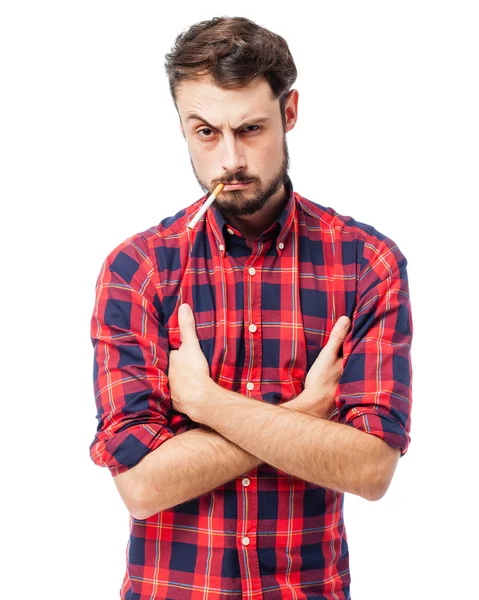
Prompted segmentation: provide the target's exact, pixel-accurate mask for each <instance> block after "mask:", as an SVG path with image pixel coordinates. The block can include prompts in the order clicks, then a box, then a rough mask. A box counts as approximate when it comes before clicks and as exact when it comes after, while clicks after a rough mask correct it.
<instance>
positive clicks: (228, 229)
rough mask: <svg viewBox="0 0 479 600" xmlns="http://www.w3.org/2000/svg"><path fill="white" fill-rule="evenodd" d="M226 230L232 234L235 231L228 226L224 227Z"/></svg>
mask: <svg viewBox="0 0 479 600" xmlns="http://www.w3.org/2000/svg"><path fill="white" fill-rule="evenodd" d="M226 231H227V232H228V233H230V234H231V235H234V233H235V232H234V231H233V230H232V229H230V228H229V227H227V228H226Z"/></svg>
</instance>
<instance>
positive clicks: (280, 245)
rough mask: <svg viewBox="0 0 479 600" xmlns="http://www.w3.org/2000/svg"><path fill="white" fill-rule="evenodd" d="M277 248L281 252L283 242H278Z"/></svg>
mask: <svg viewBox="0 0 479 600" xmlns="http://www.w3.org/2000/svg"><path fill="white" fill-rule="evenodd" d="M278 248H279V249H280V250H282V249H283V248H284V244H283V242H280V243H279V244H278Z"/></svg>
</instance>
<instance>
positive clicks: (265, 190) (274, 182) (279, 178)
mask: <svg viewBox="0 0 479 600" xmlns="http://www.w3.org/2000/svg"><path fill="white" fill-rule="evenodd" d="M190 161H191V166H192V168H193V173H194V174H195V177H196V180H197V181H198V183H199V184H200V186H201V188H202V189H203V191H204V192H205V194H209V193H210V190H209V188H208V187H207V186H205V184H204V182H202V181H201V180H200V178H199V177H198V174H197V173H196V171H195V167H194V165H193V161H192V160H191V156H190ZM289 162H290V161H289V153H288V145H287V143H286V136H284V137H283V160H282V163H281V165H280V167H279V169H278V171H277V173H276V175H274V176H273V177H272V178H271V180H270V181H269V182H267V183H266V184H265V185H260V187H259V189H258V190H257V191H256V192H255V194H254V195H253V196H252V197H248V196H247V193H246V192H244V191H243V190H230V191H227V192H223V194H227V197H226V198H223V199H221V200H219V199H218V198H217V199H216V200H215V201H214V202H213V205H214V206H216V207H217V208H218V210H220V211H221V212H222V213H223V214H224V215H231V216H235V217H240V216H242V215H253V214H254V213H255V212H257V211H259V210H261V209H262V208H263V206H265V205H266V204H267V203H268V201H269V200H270V198H271V197H272V196H274V194H276V192H277V191H278V190H280V189H281V186H284V185H285V184H286V182H287V180H288V170H289ZM233 181H235V182H238V183H244V182H247V181H251V182H252V183H253V184H255V183H256V184H258V183H260V182H259V181H258V179H257V178H255V177H250V176H249V175H248V174H245V173H236V174H235V175H231V176H230V177H228V178H226V179H223V180H222V182H221V183H231V182H233Z"/></svg>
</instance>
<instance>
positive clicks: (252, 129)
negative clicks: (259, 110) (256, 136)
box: [243, 125, 261, 133]
mask: <svg viewBox="0 0 479 600" xmlns="http://www.w3.org/2000/svg"><path fill="white" fill-rule="evenodd" d="M260 129H261V127H260V126H259V125H248V126H247V127H245V128H244V129H243V131H245V132H246V133H256V132H257V131H259V130H260Z"/></svg>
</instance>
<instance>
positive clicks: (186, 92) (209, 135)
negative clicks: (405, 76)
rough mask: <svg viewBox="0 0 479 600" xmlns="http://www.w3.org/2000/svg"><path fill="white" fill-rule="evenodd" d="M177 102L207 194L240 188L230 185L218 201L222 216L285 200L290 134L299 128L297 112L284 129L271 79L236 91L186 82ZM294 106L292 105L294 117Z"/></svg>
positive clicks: (180, 90)
mask: <svg viewBox="0 0 479 600" xmlns="http://www.w3.org/2000/svg"><path fill="white" fill-rule="evenodd" d="M290 95H291V93H290ZM294 99H295V100H296V103H297V97H294ZM176 100H177V106H178V112H179V115H180V120H181V129H182V131H183V135H184V136H185V139H186V141H187V143H188V150H189V153H190V159H191V164H192V167H193V171H194V173H195V176H196V179H197V180H198V183H199V184H200V186H201V187H202V188H203V190H204V192H205V193H209V192H211V191H213V189H214V188H215V187H216V186H217V185H218V183H231V184H233V183H236V184H237V185H230V186H228V185H226V186H225V188H224V189H223V191H222V192H221V193H220V195H219V196H218V198H217V200H216V205H217V206H218V208H220V210H222V212H225V213H228V214H232V215H246V214H253V213H255V212H256V211H257V210H259V209H261V208H262V207H263V206H264V205H265V204H266V203H267V202H268V200H269V199H270V198H272V197H274V196H275V194H281V192H282V190H283V182H284V179H285V176H286V173H287V171H288V167H289V156H288V149H287V144H286V135H285V134H286V131H289V130H290V129H292V128H293V127H294V124H295V120H296V106H294V107H293V112H294V118H293V119H292V118H291V117H290V118H289V119H286V128H285V127H284V126H283V121H282V118H281V113H280V106H279V100H277V99H274V98H273V97H272V94H271V88H270V87H269V84H268V83H267V81H266V79H264V78H263V77H257V78H256V79H254V80H253V81H252V82H251V83H250V84H249V85H247V86H244V87H241V88H237V89H225V88H221V87H219V86H218V85H215V84H214V83H211V82H210V81H209V80H202V81H184V82H182V83H181V84H180V85H179V86H178V88H177V91H176ZM289 104H291V102H288V100H287V102H286V106H287V109H286V113H287V114H289V115H290V114H291V108H289V109H288V106H289ZM293 104H295V102H294V101H293ZM288 110H289V113H288Z"/></svg>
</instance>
